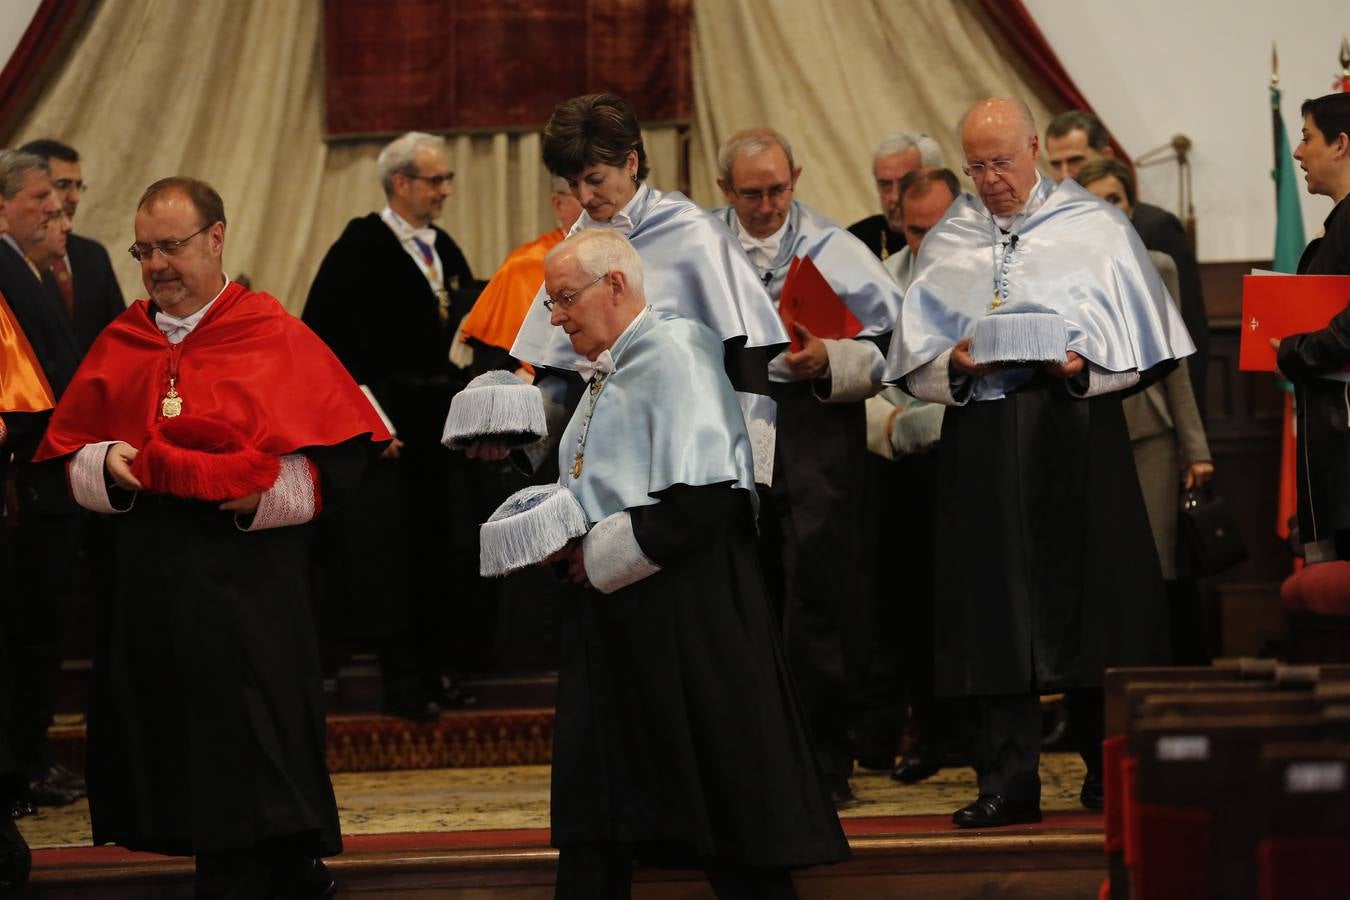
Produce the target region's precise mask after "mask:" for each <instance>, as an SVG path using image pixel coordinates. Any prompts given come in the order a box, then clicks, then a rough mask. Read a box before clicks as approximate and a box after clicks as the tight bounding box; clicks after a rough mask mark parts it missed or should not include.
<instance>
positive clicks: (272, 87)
mask: <svg viewBox="0 0 1350 900" xmlns="http://www.w3.org/2000/svg"><path fill="white" fill-rule="evenodd" d="M321 36H322V14H321V5H320V3H318V2H317V0H314V2H294V3H276V2H272V0H193V2H192V3H183V2H180V0H103V2H102V3H101V5H100V6H99V8H98V10H97V12H96V14H95V15H94V17H93V19H92V21H91V22H90V23H89V26H88V28H87V29H86V30H85V32H84V33H83V34H82V35H81V36H80V37H79V39H78V40H77V41H76V43H75V44H74V46H73V47H72V49H71V52H70V54H69V57H68V59H67V62H66V64H65V67H64V68H63V69H62V71H61V72H60V73H59V74H58V75H57V76H56V77H55V78H54V79H53V80H52V82H51V84H50V85H49V86H48V88H47V89H46V90H45V91H44V93H43V95H42V96H41V98H40V99H39V101H38V102H37V103H36V104H35V106H34V109H33V111H32V112H31V113H30V114H29V115H28V116H27V117H26V118H24V119H23V120H22V121H21V123H20V124H19V126H18V128H17V129H16V131H15V136H14V138H13V141H12V143H13V145H14V146H18V145H19V144H22V143H23V142H25V141H28V140H32V139H33V138H37V137H55V138H58V139H60V140H63V141H66V142H67V143H70V144H72V145H73V146H74V147H76V148H77V149H78V150H79V151H80V154H81V164H82V166H83V169H84V179H85V181H86V182H87V183H88V184H89V185H90V187H89V190H88V191H87V192H86V193H85V195H84V199H83V201H82V202H81V204H80V209H79V212H78V213H77V215H76V217H75V230H76V231H78V232H79V233H81V234H85V235H88V236H90V237H93V238H96V239H97V240H100V241H102V242H103V243H104V244H106V245H107V246H108V248H109V251H110V252H111V253H112V256H113V264H114V266H115V267H116V269H117V276H118V281H119V282H120V283H121V285H122V289H123V291H124V292H125V294H126V295H127V296H128V297H143V296H145V289H144V287H143V286H142V284H141V279H140V267H139V266H138V265H137V264H136V263H135V261H134V260H132V259H131V257H130V256H128V255H127V254H126V252H125V249H126V248H127V247H128V246H130V244H131V242H132V240H133V239H134V235H133V233H132V221H133V218H134V215H135V208H136V201H137V200H138V199H139V198H140V195H141V192H142V191H144V190H145V188H146V187H147V186H148V185H149V184H150V183H151V182H153V181H155V180H156V179H158V178H162V177H165V176H168V175H180V174H181V175H192V176H195V177H198V178H203V179H205V180H206V181H209V182H210V183H211V184H212V185H214V186H215V187H216V189H217V190H219V191H220V193H221V196H222V197H223V198H224V200H225V213H226V216H227V217H228V219H229V225H228V227H227V229H226V241H225V271H226V272H228V273H230V274H232V275H233V274H237V273H238V272H240V271H246V272H248V274H249V275H250V276H251V277H252V279H253V286H254V288H255V289H257V290H264V291H268V292H269V293H273V294H275V295H276V296H277V297H278V298H280V299H281V300H282V302H283V303H285V304H286V306H287V307H288V308H289V309H290V310H291V311H292V312H297V313H298V312H299V311H300V309H301V307H302V306H303V304H304V300H305V296H306V294H307V293H308V291H309V283H310V281H311V280H313V277H314V273H315V272H316V271H318V268H319V261H320V260H321V259H322V258H323V254H324V252H325V251H326V250H327V249H328V246H329V245H330V244H332V243H333V241H335V240H336V239H337V237H338V235H339V234H340V233H341V232H342V228H343V226H344V225H345V224H346V222H347V220H348V219H350V218H352V217H354V216H359V215H364V214H365V213H367V212H369V211H371V210H378V209H379V208H380V207H381V206H382V205H383V203H384V195H383V193H382V192H381V190H380V185H379V177H378V175H377V173H376V168H375V157H376V155H377V154H378V153H379V150H380V147H381V146H382V142H378V141H376V142H353V143H341V144H331V145H330V144H327V143H325V142H324V140H323V123H322V119H323V77H322V64H321V59H322V47H321V44H320V41H321ZM542 124H543V123H542V122H541V123H540V125H541V126H542ZM677 143H678V141H677V134H676V132H675V129H674V128H664V129H660V128H658V129H653V130H652V131H651V132H650V133H648V134H647V147H648V151H649V153H650V154H651V156H652V158H653V164H652V177H653V179H654V180H655V183H657V184H665V183H669V184H673V183H674V180H675V178H676V175H677V165H676V154H677ZM539 159H540V150H539V137H538V134H537V133H520V134H507V133H495V134H474V135H459V136H455V137H452V138H450V165H451V167H452V168H453V169H454V170H455V173H456V174H455V192H454V194H453V196H451V198H450V200H449V201H448V202H447V204H446V207H445V213H444V214H443V215H442V217H441V221H440V223H439V224H440V225H441V226H442V227H443V228H445V229H446V230H447V231H449V232H450V234H451V235H453V236H454V238H455V240H456V241H458V242H459V244H460V246H461V247H462V248H463V249H464V252H465V253H466V254H467V255H468V257H469V262H470V264H471V265H472V266H473V269H474V273H475V274H477V275H480V277H487V276H488V275H491V273H492V271H493V269H494V268H495V267H496V266H497V264H498V263H500V262H501V260H502V258H503V257H504V256H505V255H506V253H507V252H508V251H509V250H510V249H511V248H512V247H514V246H515V245H517V244H519V243H521V242H523V241H525V240H528V239H529V238H532V237H534V236H535V235H537V234H538V233H540V232H541V231H545V230H547V229H549V228H553V227H554V223H553V213H552V210H551V209H550V207H549V203H548V194H549V189H548V179H547V176H546V173H545V172H544V170H543V167H542V165H540V163H539ZM373 299H375V300H377V301H378V299H379V298H373Z"/></svg>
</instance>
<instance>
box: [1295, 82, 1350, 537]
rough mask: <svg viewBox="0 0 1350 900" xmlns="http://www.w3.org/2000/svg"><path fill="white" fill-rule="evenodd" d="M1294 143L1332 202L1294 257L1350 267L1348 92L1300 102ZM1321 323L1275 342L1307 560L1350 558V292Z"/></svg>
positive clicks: (1309, 265)
mask: <svg viewBox="0 0 1350 900" xmlns="http://www.w3.org/2000/svg"><path fill="white" fill-rule="evenodd" d="M1302 112H1303V140H1302V141H1301V142H1300V143H1299V145H1298V147H1297V148H1296V149H1295V150H1294V159H1297V160H1298V161H1299V165H1300V166H1302V168H1303V172H1304V174H1305V176H1306V178H1307V182H1308V193H1310V194H1323V195H1325V196H1327V197H1330V198H1331V199H1332V201H1334V202H1335V204H1336V205H1335V207H1333V208H1332V210H1331V214H1330V215H1329V216H1327V219H1326V233H1325V234H1324V235H1323V236H1322V237H1320V238H1317V239H1315V240H1314V241H1312V243H1310V244H1309V245H1308V248H1307V249H1306V250H1305V251H1304V252H1303V257H1302V258H1301V259H1300V260H1299V261H1298V274H1300V275H1350V201H1348V200H1347V199H1346V198H1347V197H1348V196H1350V94H1328V95H1326V96H1324V97H1319V98H1317V99H1316V100H1307V101H1305V102H1304V104H1303V108H1302ZM1346 300H1347V301H1348V302H1347V304H1346V307H1345V309H1343V310H1342V311H1340V312H1338V313H1337V314H1336V315H1335V316H1333V317H1332V319H1331V321H1330V322H1328V323H1327V326H1326V327H1325V328H1323V329H1321V330H1320V331H1312V332H1308V333H1305V334H1294V335H1290V336H1289V337H1286V338H1285V339H1284V340H1283V341H1281V342H1280V349H1279V356H1278V359H1279V368H1280V371H1281V372H1282V373H1284V376H1285V377H1286V378H1288V379H1289V380H1290V381H1292V382H1293V383H1294V390H1295V404H1296V407H1297V410H1298V427H1297V429H1296V430H1297V433H1298V519H1299V536H1300V538H1301V539H1302V541H1303V542H1304V546H1305V547H1306V549H1307V560H1308V562H1310V563H1311V562H1321V561H1324V560H1332V559H1350V421H1347V419H1350V381H1346V380H1345V379H1344V376H1343V375H1342V376H1340V377H1332V376H1337V375H1338V373H1341V371H1342V370H1343V369H1344V368H1345V367H1346V366H1347V364H1350V296H1348V297H1347V298H1346Z"/></svg>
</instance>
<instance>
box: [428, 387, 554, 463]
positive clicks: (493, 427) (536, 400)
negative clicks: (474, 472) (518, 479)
mask: <svg viewBox="0 0 1350 900" xmlns="http://www.w3.org/2000/svg"><path fill="white" fill-rule="evenodd" d="M547 435H548V422H547V421H546V420H545V418H544V398H543V395H542V394H541V393H539V388H537V387H535V386H534V385H532V384H526V383H525V382H523V381H521V380H520V379H519V378H517V377H516V376H515V375H512V374H511V373H510V372H507V371H504V370H500V369H497V370H494V371H491V372H484V373H483V374H482V375H479V376H478V377H477V378H475V379H474V380H473V381H470V382H469V383H468V384H467V385H465V387H464V390H462V391H460V392H459V393H458V394H456V395H455V396H454V399H452V400H451V401H450V413H449V415H447V416H446V417H445V431H444V433H443V434H442V435H441V443H442V444H444V445H445V446H447V447H449V448H450V449H452V450H458V449H461V448H463V447H466V446H468V445H469V444H472V443H473V442H474V441H480V440H493V441H501V442H503V443H506V444H510V445H511V446H513V447H522V446H525V445H527V444H533V443H535V442H536V441H538V440H540V439H541V438H544V437H546V436H547Z"/></svg>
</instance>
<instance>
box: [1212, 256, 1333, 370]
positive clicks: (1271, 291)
mask: <svg viewBox="0 0 1350 900" xmlns="http://www.w3.org/2000/svg"><path fill="white" fill-rule="evenodd" d="M1346 303H1350V275H1244V276H1242V343H1241V345H1240V346H1239V348H1238V368H1239V369H1241V370H1242V371H1244V372H1272V371H1274V370H1275V348H1274V347H1272V346H1271V345H1270V339H1271V338H1275V339H1276V340H1279V339H1281V338H1286V337H1288V336H1289V335H1291V334H1302V333H1303V332H1305V331H1321V330H1322V329H1323V328H1326V327H1327V323H1328V322H1330V321H1331V318H1332V316H1334V315H1336V313H1338V312H1340V311H1341V310H1343V309H1345V305H1346Z"/></svg>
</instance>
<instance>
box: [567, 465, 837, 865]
mask: <svg viewBox="0 0 1350 900" xmlns="http://www.w3.org/2000/svg"><path fill="white" fill-rule="evenodd" d="M629 513H630V514H631V516H632V522H633V533H634V535H635V537H636V539H637V542H638V545H639V546H640V547H641V549H642V552H643V553H644V554H645V555H646V556H647V557H648V558H650V559H651V560H652V561H653V562H655V563H657V564H658V565H661V566H663V568H662V570H661V571H660V572H658V573H656V574H654V575H652V576H650V577H648V578H645V579H643V580H641V581H639V582H636V583H634V584H632V585H629V586H628V587H626V588H622V589H620V590H618V591H616V592H614V593H612V594H608V595H602V594H600V593H598V592H596V591H593V590H586V591H585V592H584V593H583V594H581V595H580V596H579V597H578V598H577V600H576V602H574V603H572V604H565V605H564V607H563V610H562V622H561V628H560V637H559V643H560V653H561V661H560V667H559V673H558V700H557V719H556V724H555V727H554V742H553V787H552V790H553V817H552V819H553V835H552V840H553V844H554V845H555V846H558V847H563V846H571V845H578V844H594V843H624V844H631V845H634V846H635V849H636V850H637V853H638V858H639V859H641V860H643V861H645V862H650V863H654V864H661V865H681V866H696V867H710V866H715V865H716V864H717V863H719V862H720V863H724V864H731V865H745V864H748V865H751V866H766V867H770V866H772V867H777V866H805V865H812V864H815V863H823V862H833V861H837V860H841V859H845V858H847V857H848V845H847V843H846V842H845V840H844V837H843V834H842V832H841V830H840V828H839V823H838V818H837V816H836V815H835V812H834V807H833V806H832V804H831V802H830V799H829V796H828V795H827V794H826V792H825V789H824V787H823V786H822V783H821V779H820V776H819V772H818V770H817V768H816V765H815V761H814V758H813V754H812V749H811V743H810V740H809V739H808V737H807V733H806V728H805V726H804V724H803V721H802V718H801V714H800V712H799V711H798V704H797V700H796V697H795V696H794V692H793V687H792V681H791V678H790V676H789V674H788V669H787V664H786V661H785V660H784V657H783V651H782V647H781V645H780V643H779V638H778V634H777V626H776V623H775V621H774V616H773V613H772V611H771V609H770V605H769V601H768V598H767V596H766V594H765V591H764V586H763V582H762V579H761V576H760V573H759V567H758V564H757V562H756V556H755V538H754V523H753V515H752V511H751V505H750V502H749V497H748V495H747V494H746V492H744V491H742V490H736V489H731V488H729V487H728V486H727V485H708V486H704V487H699V488H690V487H687V486H684V485H677V486H676V487H673V488H670V489H669V490H667V491H666V492H664V493H663V494H662V495H661V497H660V502H659V503H657V504H655V505H653V506H643V507H637V508H634V509H630V510H629Z"/></svg>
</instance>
